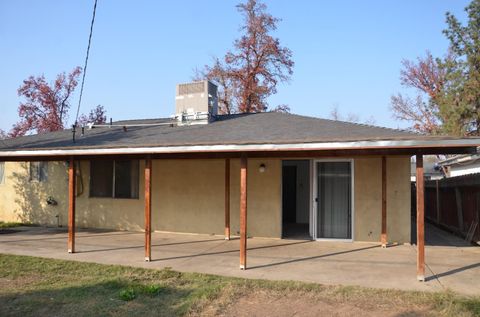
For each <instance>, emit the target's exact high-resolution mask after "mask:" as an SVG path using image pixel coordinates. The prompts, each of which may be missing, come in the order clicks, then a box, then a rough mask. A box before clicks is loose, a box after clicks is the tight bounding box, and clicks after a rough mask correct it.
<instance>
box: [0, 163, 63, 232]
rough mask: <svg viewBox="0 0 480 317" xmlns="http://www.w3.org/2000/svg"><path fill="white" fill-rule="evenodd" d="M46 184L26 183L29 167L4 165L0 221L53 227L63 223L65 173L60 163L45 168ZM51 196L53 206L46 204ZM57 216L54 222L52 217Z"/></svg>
mask: <svg viewBox="0 0 480 317" xmlns="http://www.w3.org/2000/svg"><path fill="white" fill-rule="evenodd" d="M47 173H48V180H47V181H46V182H35V181H32V182H31V181H30V180H29V163H24V162H21V163H16V162H6V163H5V182H4V183H3V184H0V221H20V222H31V223H40V224H48V225H57V221H60V222H62V221H63V220H64V221H65V223H66V219H67V218H66V216H67V206H68V201H67V197H68V196H67V194H68V191H67V183H68V179H67V176H68V175H67V173H66V167H65V163H64V162H50V163H49V164H48V172H47ZM49 196H52V197H53V198H54V199H55V200H56V201H57V202H58V205H57V206H52V205H48V204H47V198H48V197H49ZM57 215H58V218H57V217H56V216H57Z"/></svg>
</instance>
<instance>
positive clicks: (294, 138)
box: [0, 112, 451, 151]
mask: <svg viewBox="0 0 480 317" xmlns="http://www.w3.org/2000/svg"><path fill="white" fill-rule="evenodd" d="M162 122H163V123H165V122H169V119H148V120H126V121H117V122H115V125H135V124H152V123H162ZM425 138H428V139H431V138H432V137H426V136H423V135H420V134H415V133H411V132H407V131H402V130H396V129H389V128H382V127H376V126H370V125H363V124H355V123H348V122H342V121H334V120H327V119H318V118H312V117H305V116H299V115H293V114H285V113H277V112H266V113H258V114H243V115H228V116H227V115H225V116H219V117H218V119H217V120H216V121H214V122H213V123H210V124H208V125H189V126H169V125H150V126H136V127H134V126H129V127H127V131H124V129H123V128H122V127H110V128H108V127H101V128H94V129H91V130H89V129H85V135H84V136H80V129H78V130H77V134H76V142H75V143H73V142H72V132H71V130H70V129H69V130H64V131H58V132H51V133H45V134H38V135H32V136H25V137H19V138H16V139H10V140H5V141H3V142H2V141H0V151H8V150H26V149H31V150H33V149H42V150H45V149H83V148H89V149H91V148H124V147H127V148H133V147H157V146H187V145H225V144H229V145H230V144H231V145H244V144H269V143H273V144H290V143H317V142H346V141H375V140H416V139H419V140H421V139H425ZM450 139H451V138H450Z"/></svg>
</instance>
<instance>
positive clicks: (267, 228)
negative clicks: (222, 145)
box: [0, 159, 281, 237]
mask: <svg viewBox="0 0 480 317" xmlns="http://www.w3.org/2000/svg"><path fill="white" fill-rule="evenodd" d="M261 163H264V164H265V165H266V166H267V169H266V171H265V172H264V173H260V172H259V170H258V167H259V165H260V164H261ZM224 164H225V161H224V160H155V161H154V162H153V183H152V190H153V196H152V229H153V230H161V231H175V232H194V233H208V234H223V232H224V188H225V187H224V182H225V178H224V171H225V165H224ZM143 168H144V162H143V161H140V186H139V193H140V195H139V199H111V198H90V197H89V170H90V163H89V162H88V161H82V162H81V164H80V168H78V169H77V175H78V178H77V192H78V196H77V200H76V206H77V208H76V223H77V226H78V227H85V228H88V227H90V228H108V229H120V230H142V229H143V228H144V175H143ZM230 169H231V172H230V175H231V179H230V180H231V185H230V186H231V198H230V206H231V207H230V208H231V230H232V233H233V234H235V233H236V232H238V230H239V222H238V214H239V181H240V180H239V175H240V174H239V173H240V161H239V160H231V166H230ZM6 171H7V175H6V182H5V184H4V185H0V220H1V221H28V222H33V223H39V224H47V225H56V224H57V218H56V217H55V216H56V215H59V221H60V224H61V225H63V226H66V224H67V208H68V191H67V186H68V175H67V172H66V165H65V163H64V162H50V163H49V171H48V181H47V182H45V183H33V182H30V181H29V180H28V163H6ZM13 175H15V176H13ZM280 180H281V161H280V160H254V159H251V160H249V170H248V186H249V187H248V216H249V217H248V234H249V235H251V236H261V237H280V236H281V223H280V220H281V187H280V183H281V181H280ZM48 196H52V197H54V198H55V199H56V200H57V201H58V203H59V204H58V205H57V206H48V205H47V204H46V199H47V197H48Z"/></svg>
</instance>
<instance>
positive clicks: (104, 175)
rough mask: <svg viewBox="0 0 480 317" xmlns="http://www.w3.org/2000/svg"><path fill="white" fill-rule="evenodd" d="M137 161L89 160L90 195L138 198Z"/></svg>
mask: <svg viewBox="0 0 480 317" xmlns="http://www.w3.org/2000/svg"><path fill="white" fill-rule="evenodd" d="M138 174H139V167H138V161H130V160H122V161H91V162H90V197H108V198H138V184H139V179H138Z"/></svg>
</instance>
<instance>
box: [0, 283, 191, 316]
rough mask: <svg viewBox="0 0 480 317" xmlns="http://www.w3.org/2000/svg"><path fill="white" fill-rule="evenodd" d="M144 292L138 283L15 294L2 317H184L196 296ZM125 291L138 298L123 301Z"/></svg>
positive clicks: (1, 299) (0, 299)
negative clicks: (121, 295) (143, 316)
mask: <svg viewBox="0 0 480 317" xmlns="http://www.w3.org/2000/svg"><path fill="white" fill-rule="evenodd" d="M143 289H144V288H143V285H141V284H139V283H135V284H133V283H126V282H122V281H121V280H115V281H113V280H112V281H107V282H102V283H94V284H92V283H88V284H85V285H82V286H72V287H60V288H55V289H52V288H50V287H45V288H43V289H37V290H35V291H17V290H16V291H14V293H10V294H8V295H2V296H0V303H2V305H1V307H0V313H1V315H2V316H92V315H94V316H111V315H114V316H131V315H135V316H136V315H142V314H143V315H147V316H150V315H158V316H177V315H183V314H184V313H185V311H184V310H185V309H186V308H188V304H189V303H188V298H189V296H190V295H191V294H192V293H193V292H194V290H193V289H180V288H174V287H170V286H162V287H161V288H160V289H159V291H158V293H157V294H146V293H142V290H143ZM122 290H133V292H135V298H133V299H132V300H131V301H124V300H122V299H121V297H120V292H121V291H122ZM143 292H144V291H143ZM185 304H186V305H185ZM186 306H187V307H186Z"/></svg>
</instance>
